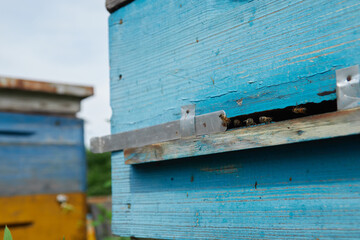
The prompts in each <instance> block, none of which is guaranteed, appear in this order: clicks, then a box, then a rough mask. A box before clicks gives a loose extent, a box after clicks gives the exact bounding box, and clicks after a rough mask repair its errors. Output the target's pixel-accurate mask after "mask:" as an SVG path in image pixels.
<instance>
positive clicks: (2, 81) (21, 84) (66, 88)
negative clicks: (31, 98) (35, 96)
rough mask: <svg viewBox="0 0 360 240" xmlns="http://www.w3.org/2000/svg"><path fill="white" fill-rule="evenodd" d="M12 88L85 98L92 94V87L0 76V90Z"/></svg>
mask: <svg viewBox="0 0 360 240" xmlns="http://www.w3.org/2000/svg"><path fill="white" fill-rule="evenodd" d="M1 89H12V90H19V91H27V92H41V93H48V94H55V95H66V96H73V97H79V98H86V97H89V96H92V95H93V94H94V89H93V87H89V86H79V85H70V84H62V83H53V82H40V81H33V80H24V79H18V78H9V77H1V76H0V90H1Z"/></svg>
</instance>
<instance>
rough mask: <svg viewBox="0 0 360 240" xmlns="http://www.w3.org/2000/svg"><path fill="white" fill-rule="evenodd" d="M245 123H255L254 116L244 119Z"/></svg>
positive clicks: (247, 124)
mask: <svg viewBox="0 0 360 240" xmlns="http://www.w3.org/2000/svg"><path fill="white" fill-rule="evenodd" d="M244 123H245V124H246V126H251V125H255V121H254V119H252V118H248V119H246V120H245V121H244Z"/></svg>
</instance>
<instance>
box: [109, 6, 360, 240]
mask: <svg viewBox="0 0 360 240" xmlns="http://www.w3.org/2000/svg"><path fill="white" fill-rule="evenodd" d="M359 17H360V2H359V1H358V0H334V1H328V0H318V1H311V0H276V1H275V0H270V1H266V0H243V1H242V0H239V1H218V0H206V1H177V0H176V1H175V0H170V1H165V0H157V1H146V0H136V1H134V2H132V3H131V4H128V5H126V6H125V7H123V8H120V9H118V10H117V11H116V12H114V13H113V14H111V16H110V18H109V42H110V46H109V47H110V86H111V107H112V110H113V116H112V119H111V125H112V133H119V132H125V131H130V130H134V129H139V128H143V127H148V126H152V125H157V124H162V123H165V122H170V121H174V120H178V119H180V108H181V106H183V105H188V104H196V109H197V112H196V114H198V115H199V114H205V113H209V112H214V111H218V110H225V111H226V113H227V115H228V116H229V117H233V116H239V115H244V114H249V113H254V112H261V111H266V110H271V109H277V108H278V109H282V108H285V107H288V106H295V105H299V104H304V103H308V102H314V103H319V102H322V101H324V100H334V99H335V98H336V94H335V92H334V90H335V88H336V81H335V70H337V69H340V68H343V67H347V66H352V65H355V64H358V63H359V62H360V55H359V54H358V53H359V52H360V44H359V43H360V25H359V21H358V19H359ZM306 134H308V133H306ZM359 141H360V138H359V135H355V136H348V137H344V138H336V139H327V140H318V141H312V142H304V143H296V144H288V145H282V146H274V147H264V148H257V149H250V150H243V151H236V152H230V153H219V154H211V155H207V156H198V157H191V158H186V159H179V160H174V161H162V162H156V163H148V164H139V165H126V164H125V162H124V154H123V152H115V153H113V154H112V170H113V171H112V177H113V232H114V233H115V234H117V235H121V236H134V237H137V238H159V239H317V238H318V239H333V238H339V239H357V238H358V236H359V235H360V201H359V200H360V199H359V192H360V171H359V170H360V163H359V161H358V160H359V157H358V156H359V154H360V150H359V148H358V143H359ZM257 143H258V144H261V143H260V141H259V142H257Z"/></svg>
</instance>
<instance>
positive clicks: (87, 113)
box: [0, 0, 111, 145]
mask: <svg viewBox="0 0 360 240" xmlns="http://www.w3.org/2000/svg"><path fill="white" fill-rule="evenodd" d="M104 5H105V0H75V1H72V0H61V1H55V0H52V1H51V0H17V1H5V0H0V75H3V76H10V77H19V78H25V79H34V80H44V81H53V82H63V83H70V84H81V85H91V86H94V87H95V96H94V97H91V98H89V99H87V100H84V101H83V104H82V111H81V112H80V114H78V116H79V117H81V118H83V119H85V121H86V124H85V132H86V133H85V136H86V145H88V141H89V138H90V137H92V136H99V135H105V134H109V132H110V127H109V123H108V121H107V120H109V119H110V115H111V110H110V107H109V84H108V82H109V78H108V70H109V67H108V31H107V18H108V15H109V14H108V12H107V11H106V9H105V7H104Z"/></svg>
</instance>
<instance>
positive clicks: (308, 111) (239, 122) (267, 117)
mask: <svg viewBox="0 0 360 240" xmlns="http://www.w3.org/2000/svg"><path fill="white" fill-rule="evenodd" d="M336 110H337V106H336V100H330V101H323V102H320V103H306V104H301V105H297V106H290V107H286V108H283V109H273V110H268V111H263V112H256V113H251V114H246V115H241V116H236V117H232V118H230V121H229V124H228V130H229V129H234V128H241V127H250V126H255V125H259V124H266V123H272V122H281V121H285V120H291V119H296V118H301V117H306V116H311V115H317V114H323V113H328V112H335V111H336Z"/></svg>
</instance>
